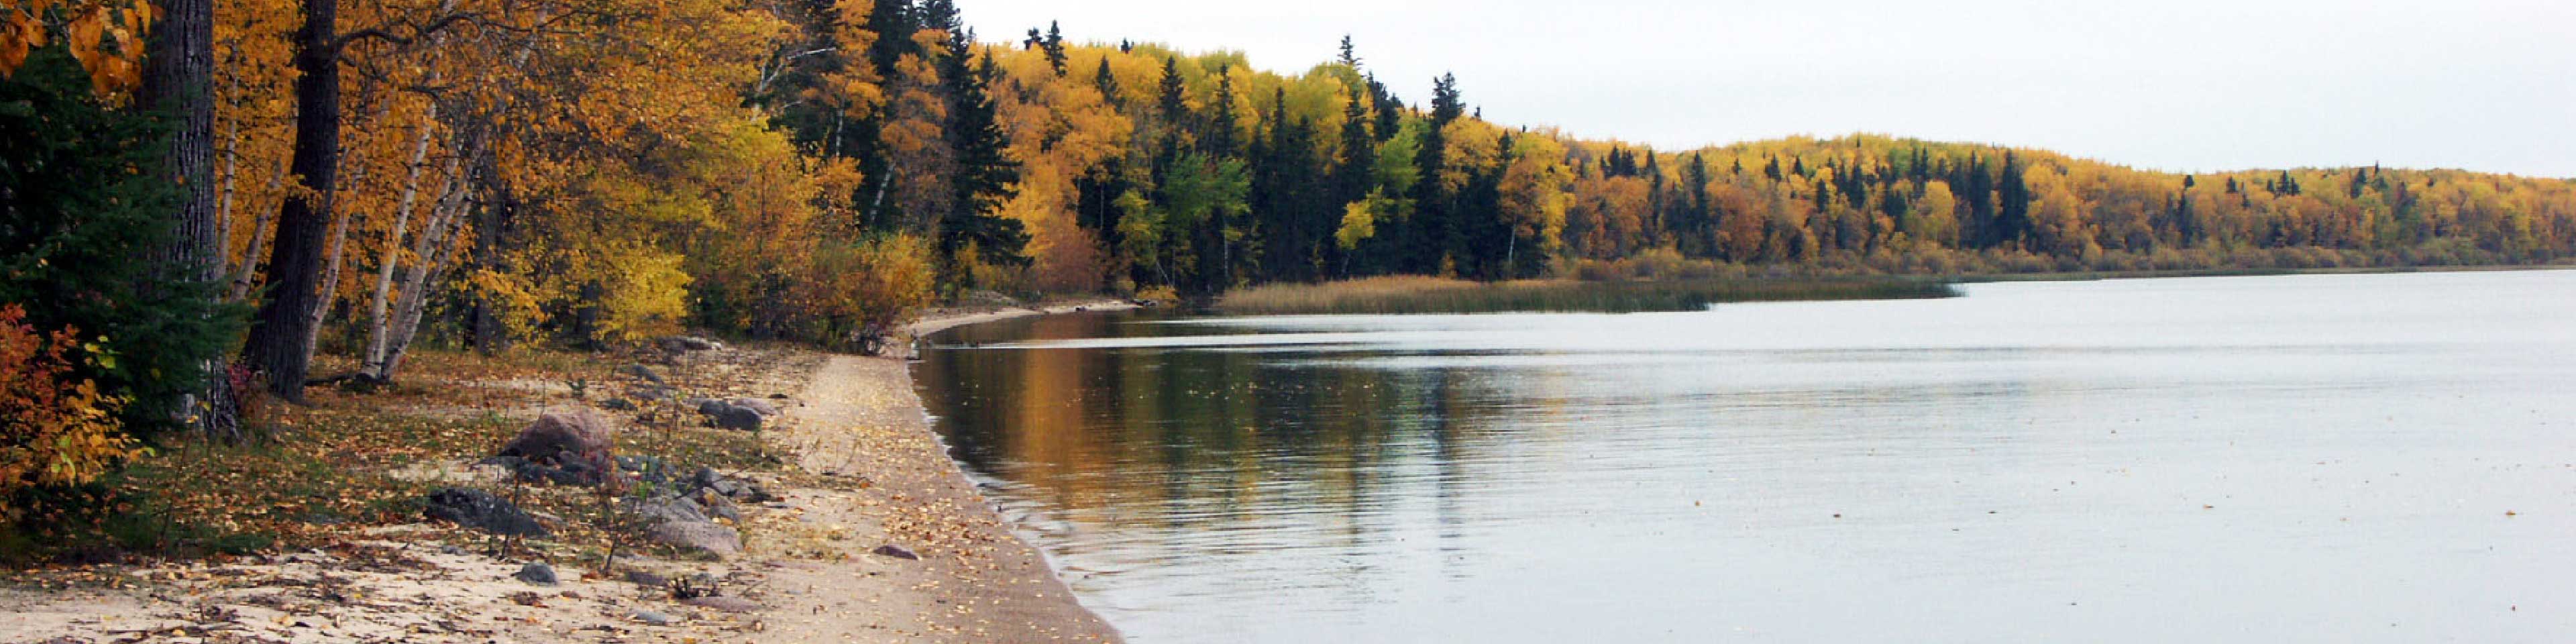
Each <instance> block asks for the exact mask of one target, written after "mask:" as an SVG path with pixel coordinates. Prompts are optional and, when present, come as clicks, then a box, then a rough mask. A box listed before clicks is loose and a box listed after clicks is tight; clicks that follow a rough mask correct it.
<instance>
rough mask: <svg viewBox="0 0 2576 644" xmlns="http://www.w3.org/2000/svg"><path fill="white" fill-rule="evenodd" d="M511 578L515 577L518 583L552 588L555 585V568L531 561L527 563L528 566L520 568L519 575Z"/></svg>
mask: <svg viewBox="0 0 2576 644" xmlns="http://www.w3.org/2000/svg"><path fill="white" fill-rule="evenodd" d="M511 577H516V578H518V580H519V581H524V582H528V583H531V584H536V585H539V586H552V585H555V583H556V580H555V567H554V566H549V565H546V564H545V562H542V561H532V562H529V563H528V565H525V566H520V567H519V574H515V575H511Z"/></svg>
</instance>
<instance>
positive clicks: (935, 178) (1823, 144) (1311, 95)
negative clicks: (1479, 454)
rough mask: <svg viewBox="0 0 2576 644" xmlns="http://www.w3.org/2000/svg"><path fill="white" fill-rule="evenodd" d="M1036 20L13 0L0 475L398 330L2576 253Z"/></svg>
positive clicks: (520, 1) (2237, 189) (2387, 178)
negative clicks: (1715, 140)
mask: <svg viewBox="0 0 2576 644" xmlns="http://www.w3.org/2000/svg"><path fill="white" fill-rule="evenodd" d="M1021 27H1024V26H1018V25H1015V26H1012V28H1013V29H1018V28H1021ZM1025 27H1029V28H1028V29H1027V31H1026V32H1025V35H1024V36H1023V35H1019V34H1014V35H1012V36H1011V37H1009V38H1005V39H991V38H986V37H982V36H979V34H978V33H977V32H976V31H975V30H974V29H972V28H970V27H969V26H967V25H964V24H962V23H961V18H960V15H959V12H958V9H957V7H956V5H954V4H953V3H952V2H951V1H950V0H873V1H872V0H838V1H826V0H755V1H753V2H747V3H728V2H712V1H709V0H659V1H655V2H639V1H636V0H373V1H367V2H343V0H14V1H13V2H12V3H11V4H10V5H8V6H6V7H0V72H6V73H7V78H6V80H5V81H0V266H5V268H0V302H6V303H8V308H7V309H6V312H5V313H0V352H6V353H7V356H6V358H7V362H6V364H5V365H0V367H6V372H5V373H0V408H7V409H9V410H10V414H9V415H10V416H11V418H10V419H8V420H5V421H0V423H5V424H6V425H7V427H6V431H5V434H6V437H5V441H6V445H5V454H4V455H0V486H6V487H7V488H8V489H9V490H11V491H13V492H15V491H18V490H20V489H22V488H26V487H29V486H42V485H54V484H61V483H68V482H77V481H80V480H83V479H84V478H86V477H88V476H91V475H94V474H95V473H96V472H98V471H101V470H102V469H104V468H107V467H110V466H112V464H113V463H114V462H115V461H117V460H118V459H121V458H124V457H127V456H131V455H134V454H137V453H140V450H141V449H142V447H141V446H142V445H144V444H145V442H144V441H145V440H146V439H150V438H153V437H158V436H165V435H204V436H214V437H228V436H236V435H238V434H240V433H243V432H246V431H249V430H246V429H244V428H243V427H241V426H240V425H239V423H237V422H236V421H235V419H237V418H238V417H239V415H240V409H241V408H242V407H243V406H244V405H247V404H255V402H256V400H257V399H259V398H262V397H273V398H277V399H282V400H286V401H296V400H299V399H300V398H301V397H302V395H303V394H302V392H303V391H304V390H305V388H307V387H308V386H311V385H312V384H315V383H318V382H326V381H339V382H349V381H358V382H379V383H381V382H389V381H392V380H394V379H396V378H398V377H399V376H400V374H401V373H402V367H403V364H404V360H405V357H406V356H407V355H409V354H410V353H411V352H414V351H415V350H416V349H417V348H422V347H435V348H441V349H454V350H471V351H481V352H498V351H505V350H508V349H510V348H512V347H516V346H527V345H543V346H556V347H573V348H585V347H600V346H609V345H616V344H622V343H634V342H640V341H648V340H651V339H654V338H658V337H663V336H668V335H671V334H676V333H681V332H683V331H684V330H700V331H705V332H710V333H714V334H717V335H723V336H729V337H740V338H758V339H787V340H799V341H808V342H815V343H822V344H826V345H834V346H838V345H842V344H844V343H847V342H850V341H852V340H853V339H855V338H859V337H863V336H869V335H873V334H881V333H885V332H887V331H888V330H890V328H891V327H892V326H894V325H896V324H898V323H899V322H900V321H901V320H903V319H904V317H905V316H907V315H909V314H910V313H911V312H912V311H915V310H917V309H920V308H921V307H925V306H930V305H932V304H934V303H936V302H940V301H943V300H946V299H949V298H954V297H958V296H960V295H961V294H965V293H970V292H975V291H999V292H1003V293H1011V294H1022V295H1031V294H1045V293H1114V294H1121V295H1130V296H1140V297H1147V298H1159V299H1179V298H1195V297H1205V296H1212V295H1216V294H1221V293H1224V292H1227V291H1229V290H1233V289H1238V288H1242V287H1248V286H1253V285H1258V284H1265V283H1280V282H1303V283H1312V282H1322V281H1331V280H1342V279H1352V278H1362V277H1370V276H1386V275H1422V276H1441V277H1452V278H1461V279H1468V280H1481V281H1499V280H1513V279H1527V278H1573V279H1587V280H1628V279H1679V278H1697V277H1711V276H1717V277H1746V276H1779V275H1856V274H1920V275H1936V276H1947V275H1964V274H1979V273H2036V272H2054V271H2083V270H2180V269H2297V268H2319V267H2356V266H2378V267H2395V266H2426V265H2499V264H2537V263H2547V262H2552V261H2557V260H2558V259H2559V258H2563V257H2567V256H2569V255H2570V254H2576V182H2571V181H2569V180H2565V179H2549V178H2523V177H2514V176H2502V175H2493V174H2479V173H2470V172H2462V171H2450V170H2406V169H2394V168H2387V169H2383V168H2379V167H2346V168H2299V169H2270V170H2248V171H2243V172H2229V173H2212V174H2199V175H2185V174H2175V173H2167V172H2157V171H2151V170H2141V169H2133V168H2128V167H2122V166H2118V165H2113V164H2109V163H2103V162H2098V161H2092V160H2085V159H2078V158H2073V157H2069V156H2065V155H2060V154H2054V153H2050V152H2046V151H2041V150H2032V149H2018V148H2009V147H2002V146H1995V145H1984V144H1967V143H1942V142H1929V141H1919V140H1913V139H1905V138H1897V137H1891V136H1878V135H1855V136H1846V137H1840V138H1831V139H1820V138H1804V137H1800V138H1787V139H1780V140H1770V141H1758V142H1747V143H1738V144H1731V145H1721V146H1712V147H1707V148H1703V149H1692V150H1678V149H1662V150H1659V149H1653V148H1651V147H1648V146H1642V145H1634V144H1628V143H1623V142H1620V141H1617V140H1609V139H1597V138H1584V137H1582V136H1578V135H1576V134H1573V133H1567V132H1563V131H1559V130H1556V129H1549V128H1534V127H1523V126H1514V125H1509V124H1501V123H1495V122H1491V121H1487V120H1485V119H1484V118H1483V117H1482V116H1481V113H1480V111H1479V110H1477V109H1476V108H1475V107H1474V106H1473V104H1472V103H1471V102H1470V96H1471V92H1470V91H1469V88H1470V87H1471V85H1468V84H1467V82H1466V81H1462V80H1461V79H1456V78H1452V77H1446V76H1444V77H1442V78H1439V79H1437V80H1436V82H1435V84H1434V86H1433V89H1432V91H1431V94H1430V95H1429V96H1427V97H1400V96H1398V95H1396V94H1395V93H1394V92H1393V91H1391V90H1390V89H1389V85H1388V84H1387V81H1386V80H1384V79H1380V78H1378V77H1376V76H1375V75H1374V74H1373V73H1372V71H1371V69H1370V66H1369V65H1368V63H1367V62H1366V60H1365V59H1364V58H1363V56H1362V51H1361V49H1360V48H1359V47H1358V46H1357V44H1356V43H1352V42H1349V41H1348V40H1347V39H1346V40H1345V41H1344V42H1343V43H1342V52H1343V53H1342V55H1341V56H1340V57H1339V59H1338V60H1332V61H1326V62H1323V63H1321V64H1317V65H1314V66H1313V67H1312V68H1310V69H1308V70H1307V71H1305V72H1304V73H1302V74H1293V75H1292V74H1282V73H1275V72H1269V71H1263V70H1261V69H1258V68H1256V67H1254V66H1253V65H1252V64H1251V62H1250V61H1248V60H1247V59H1246V58H1245V56H1243V55H1242V54H1240V53H1234V52H1222V51H1220V52H1199V53H1191V52H1180V51H1174V50H1173V49H1171V48H1169V47H1165V46H1161V45H1156V44H1150V43H1140V42H1127V41H1115V42H1113V41H1110V40H1106V39H1081V38H1077V37H1069V36H1067V35H1066V34H1065V33H1064V31H1063V30H1062V28H1061V27H1060V26H1059V25H1043V26H1025ZM1407 80H1408V81H1410V80H1413V79H1407ZM317 365H330V366H331V367H332V371H333V372H330V373H323V372H321V369H320V368H319V367H317ZM342 371H345V372H346V373H341V372H342Z"/></svg>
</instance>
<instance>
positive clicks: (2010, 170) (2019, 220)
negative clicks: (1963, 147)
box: [1994, 151, 2031, 244]
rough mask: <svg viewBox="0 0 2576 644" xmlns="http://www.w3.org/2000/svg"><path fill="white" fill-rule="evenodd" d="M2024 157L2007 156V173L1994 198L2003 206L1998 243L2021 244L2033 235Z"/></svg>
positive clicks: (1997, 221)
mask: <svg viewBox="0 0 2576 644" xmlns="http://www.w3.org/2000/svg"><path fill="white" fill-rule="evenodd" d="M2022 174H2023V169H2022V165H2021V156H2020V155H2018V154H2014V153H2013V152H2010V151H2006V152H2004V172H2003V177H2002V180H2001V185H1999V186H1998V187H1997V188H1996V189H1995V193H1996V195H1995V198H1996V200H1997V201H2000V202H2002V203H2001V204H2000V208H1999V209H1998V212H1997V213H1996V215H1995V234H1996V237H1995V240H1994V241H1995V243H1998V244H2001V243H2010V242H2017V241H2022V240H2023V239H2024V238H2025V237H2027V236H2028V235H2029V234H2030V230H2031V222H2030V198H2031V197H2030V184H2029V183H2028V182H2027V181H2025V180H2024V179H2023V177H2022Z"/></svg>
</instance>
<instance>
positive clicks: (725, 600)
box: [680, 597, 760, 613]
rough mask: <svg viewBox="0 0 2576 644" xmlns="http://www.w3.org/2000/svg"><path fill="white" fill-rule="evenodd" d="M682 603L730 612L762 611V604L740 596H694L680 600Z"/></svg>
mask: <svg viewBox="0 0 2576 644" xmlns="http://www.w3.org/2000/svg"><path fill="white" fill-rule="evenodd" d="M680 603H683V604H688V605H690V606H696V607H699V608H706V609H713V610H720V611H724V612H728V613H757V612H760V604H756V603H752V601H751V600H748V599H743V598H740V597H693V598H689V599H683V600H680Z"/></svg>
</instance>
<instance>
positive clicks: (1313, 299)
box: [1216, 277, 1959, 315]
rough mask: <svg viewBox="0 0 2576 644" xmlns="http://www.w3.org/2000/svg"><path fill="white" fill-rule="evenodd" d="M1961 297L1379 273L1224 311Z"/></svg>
mask: <svg viewBox="0 0 2576 644" xmlns="http://www.w3.org/2000/svg"><path fill="white" fill-rule="evenodd" d="M1958 294H1959V292H1958V290H1957V289H1954V288H1952V287H1951V286H1950V285H1949V284H1948V283H1946V282H1942V281H1938V280H1933V279H1926V278H1912V277H1817V278H1763V279H1710V280H1690V281H1601V282H1586V281H1575V280H1530V281H1519V282H1496V283H1485V282H1469V281H1464V280H1454V279H1444V278H1436V277H1377V278H1369V279H1362V280H1352V281H1347V282H1333V283H1327V284H1275V285H1270V286H1261V287H1255V288H1250V289H1244V290H1240V291H1236V292H1233V293H1229V294H1227V295H1226V296H1225V297H1224V298H1223V299H1221V300H1219V301H1218V302H1217V303H1216V309H1217V311H1218V312H1221V313H1226V314H1231V315H1411V314H1443V313H1573V312H1584V313H1645V312H1657V311H1697V310H1700V309H1703V308H1707V307H1708V306H1709V305H1712V304H1728V303H1738V302H1787V301H1818V300H1895V299H1927V298H1942V297H1957V296H1958Z"/></svg>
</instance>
